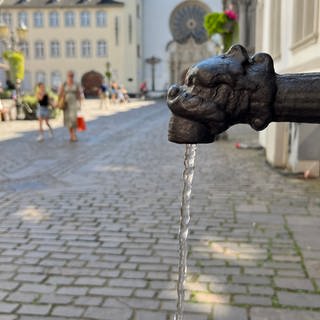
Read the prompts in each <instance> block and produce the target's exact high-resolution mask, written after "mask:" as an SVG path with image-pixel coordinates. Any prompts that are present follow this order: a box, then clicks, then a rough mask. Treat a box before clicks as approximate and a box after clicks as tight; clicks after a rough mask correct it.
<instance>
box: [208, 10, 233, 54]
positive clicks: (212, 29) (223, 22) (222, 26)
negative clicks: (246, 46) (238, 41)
mask: <svg viewBox="0 0 320 320" xmlns="http://www.w3.org/2000/svg"><path fill="white" fill-rule="evenodd" d="M237 18H238V17H237V14H236V13H235V12H234V11H233V10H225V11H224V12H211V13H209V14H207V15H206V16H205V18H204V28H205V29H206V31H207V33H208V36H209V37H212V36H213V35H215V34H220V35H221V36H222V39H223V45H224V50H225V51H227V50H228V49H229V48H230V47H231V45H232V43H233V42H234V40H235V37H236V36H237V33H238V23H237Z"/></svg>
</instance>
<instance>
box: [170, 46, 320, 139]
mask: <svg viewBox="0 0 320 320" xmlns="http://www.w3.org/2000/svg"><path fill="white" fill-rule="evenodd" d="M167 103H168V106H169V108H170V110H171V111H172V114H173V115H172V117H171V120H170V124H169V141H172V142H176V143H188V144H191V143H192V144H193V143H210V142H213V141H214V140H215V137H216V136H217V135H218V134H220V133H222V132H224V131H225V130H227V129H228V128H229V127H230V126H232V125H234V124H237V123H247V124H249V125H250V126H251V127H252V128H253V129H255V130H263V129H265V128H266V127H267V126H268V125H269V123H270V122H298V123H302V122H303V123H320V73H302V74H284V75H278V74H276V73H275V71H274V66H273V60H272V58H271V56H270V55H268V54H266V53H257V54H255V55H254V56H253V57H251V58H250V57H249V56H248V53H247V50H246V49H245V48H244V47H242V46H241V45H235V46H233V47H231V48H230V50H229V51H228V52H227V53H226V54H223V55H219V56H214V57H212V58H209V59H207V60H203V61H200V62H199V63H197V64H195V65H193V66H192V67H191V68H190V69H189V70H188V72H187V74H186V77H185V82H184V84H183V85H172V86H171V87H170V88H169V90H168V96H167Z"/></svg>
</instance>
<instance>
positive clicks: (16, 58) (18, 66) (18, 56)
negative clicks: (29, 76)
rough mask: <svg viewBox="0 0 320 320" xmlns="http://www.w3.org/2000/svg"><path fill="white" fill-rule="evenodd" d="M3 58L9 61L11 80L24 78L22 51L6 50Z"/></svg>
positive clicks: (14, 81)
mask: <svg viewBox="0 0 320 320" xmlns="http://www.w3.org/2000/svg"><path fill="white" fill-rule="evenodd" d="M3 58H4V59H5V60H7V61H8V63H9V69H10V80H11V81H12V82H13V83H16V80H17V79H19V80H23V78H24V55H23V53H22V52H20V51H12V50H6V51H4V53H3Z"/></svg>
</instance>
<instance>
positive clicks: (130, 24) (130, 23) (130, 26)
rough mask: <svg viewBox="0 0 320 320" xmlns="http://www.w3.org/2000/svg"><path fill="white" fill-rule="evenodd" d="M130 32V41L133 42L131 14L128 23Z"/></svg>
mask: <svg viewBox="0 0 320 320" xmlns="http://www.w3.org/2000/svg"><path fill="white" fill-rule="evenodd" d="M128 28H129V30H128V32H129V43H130V44H131V43H132V16H131V14H129V23H128Z"/></svg>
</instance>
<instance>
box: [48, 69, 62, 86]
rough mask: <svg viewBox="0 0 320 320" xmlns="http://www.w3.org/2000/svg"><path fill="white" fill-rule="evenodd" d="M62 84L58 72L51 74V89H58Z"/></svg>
mask: <svg viewBox="0 0 320 320" xmlns="http://www.w3.org/2000/svg"><path fill="white" fill-rule="evenodd" d="M61 83H62V76H61V73H60V72H59V71H53V72H51V88H53V89H58V88H59V87H60V85H61Z"/></svg>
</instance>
